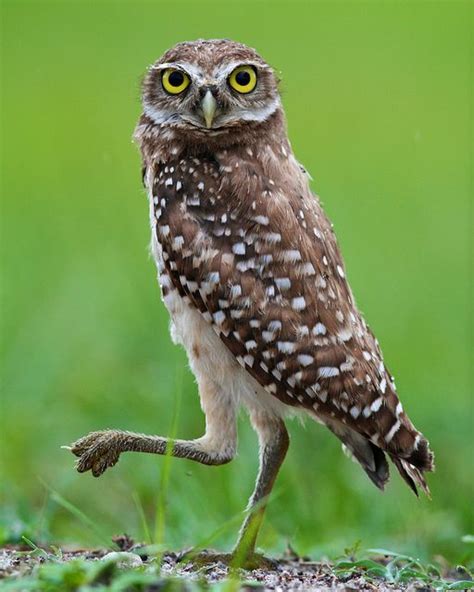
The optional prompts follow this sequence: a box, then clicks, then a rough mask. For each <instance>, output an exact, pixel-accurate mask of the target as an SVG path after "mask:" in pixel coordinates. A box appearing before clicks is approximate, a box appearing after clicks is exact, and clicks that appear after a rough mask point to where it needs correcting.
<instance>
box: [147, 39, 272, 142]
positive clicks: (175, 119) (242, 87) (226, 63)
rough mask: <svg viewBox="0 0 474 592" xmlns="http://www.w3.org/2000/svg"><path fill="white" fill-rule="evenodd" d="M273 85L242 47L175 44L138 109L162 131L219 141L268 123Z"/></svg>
mask: <svg viewBox="0 0 474 592" xmlns="http://www.w3.org/2000/svg"><path fill="white" fill-rule="evenodd" d="M277 84H278V81H277V79H276V76H275V74H274V72H273V70H272V68H270V66H269V65H268V64H267V63H265V62H264V61H263V59H262V58H261V57H260V56H259V55H258V54H257V52H256V51H255V50H254V49H251V48H250V47H247V46H246V45H243V44H241V43H236V42H234V41H229V40H226V39H213V40H198V41H193V42H185V43H179V44H177V45H175V46H174V47H173V48H171V49H169V50H168V51H167V52H166V53H165V54H164V55H163V56H162V57H161V58H160V59H159V60H158V61H157V62H156V63H155V64H154V65H153V66H151V68H150V69H149V71H148V73H147V75H146V76H145V79H144V83H143V109H144V113H145V115H146V116H148V117H149V118H150V119H151V120H152V121H153V122H154V123H155V124H157V125H160V126H162V127H163V126H166V127H169V128H174V129H176V130H181V131H185V132H186V133H189V134H192V135H193V137H195V136H196V135H197V136H202V137H209V136H210V135H211V136H218V135H219V134H223V133H226V132H229V131H235V129H236V128H239V127H242V126H245V125H251V124H254V125H255V123H261V122H264V121H266V120H268V119H269V118H270V117H271V116H272V115H273V114H274V113H275V112H276V111H277V110H278V109H279V108H280V106H281V105H280V97H279V93H278V88H277Z"/></svg>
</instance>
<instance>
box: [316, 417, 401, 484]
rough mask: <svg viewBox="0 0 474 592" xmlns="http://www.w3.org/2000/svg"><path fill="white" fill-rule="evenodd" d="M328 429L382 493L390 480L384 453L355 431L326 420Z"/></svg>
mask: <svg viewBox="0 0 474 592" xmlns="http://www.w3.org/2000/svg"><path fill="white" fill-rule="evenodd" d="M325 423H326V425H327V427H328V428H329V429H330V430H331V432H333V434H335V435H336V436H337V437H338V438H339V439H340V440H341V441H342V443H343V449H344V450H346V451H347V453H348V456H350V457H352V458H354V459H355V460H357V461H358V462H359V463H360V465H361V466H362V468H363V469H364V471H365V472H366V473H367V475H368V477H369V479H370V480H371V481H372V483H374V484H375V485H376V486H377V487H378V488H379V489H381V490H382V491H383V490H384V488H385V485H386V483H387V481H388V480H389V477H390V473H389V468H388V463H387V459H386V457H385V454H384V453H383V451H382V450H381V449H380V448H378V447H377V446H375V445H374V444H372V442H370V441H369V440H367V438H365V437H364V436H362V435H361V434H359V433H358V432H356V431H355V430H353V429H351V428H349V427H348V426H345V425H343V424H341V423H338V422H335V421H328V420H327V419H326V420H325Z"/></svg>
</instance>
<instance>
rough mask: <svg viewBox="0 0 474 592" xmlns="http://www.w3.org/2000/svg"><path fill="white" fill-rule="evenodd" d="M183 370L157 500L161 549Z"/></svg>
mask: <svg viewBox="0 0 474 592" xmlns="http://www.w3.org/2000/svg"><path fill="white" fill-rule="evenodd" d="M183 374H184V372H183V369H182V368H180V367H179V366H177V367H176V380H175V384H176V397H175V399H174V408H173V417H172V420H171V429H170V436H169V440H168V444H167V446H166V453H165V455H164V460H163V467H162V471H161V479H160V488H159V491H158V495H157V500H156V512H155V530H154V540H153V542H154V544H155V545H158V546H159V547H160V548H162V547H163V544H164V538H165V526H166V499H167V495H168V487H169V480H170V473H171V463H172V461H173V455H172V451H173V446H174V440H175V439H176V433H177V430H178V423H179V414H180V410H181V397H182V394H183ZM157 561H158V562H159V563H160V564H161V557H158V556H157Z"/></svg>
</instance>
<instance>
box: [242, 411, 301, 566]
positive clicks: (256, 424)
mask: <svg viewBox="0 0 474 592" xmlns="http://www.w3.org/2000/svg"><path fill="white" fill-rule="evenodd" d="M250 420H251V422H252V426H253V428H254V429H255V431H256V432H257V434H258V439H259V445H260V466H259V472H258V477H257V482H256V484H255V489H254V492H253V494H252V496H251V497H250V499H249V503H248V506H247V512H248V514H247V517H246V518H245V520H244V523H243V524H242V526H241V528H240V533H239V538H238V540H237V544H236V546H235V549H234V552H233V555H234V558H235V561H236V563H242V564H245V563H246V562H247V561H248V560H251V556H252V555H253V554H254V551H255V544H256V541H257V536H258V532H259V530H260V526H261V524H262V521H263V515H264V513H265V507H266V505H267V501H268V496H269V495H270V492H271V490H272V488H273V484H274V483H275V479H276V477H277V474H278V471H279V470H280V467H281V465H282V463H283V460H284V459H285V456H286V452H287V450H288V446H289V444H290V439H289V436H288V432H287V430H286V427H285V424H284V422H283V420H282V419H280V418H278V417H275V416H271V415H269V414H267V413H265V412H262V411H260V410H253V411H251V414H250Z"/></svg>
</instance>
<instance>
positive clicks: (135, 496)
mask: <svg viewBox="0 0 474 592" xmlns="http://www.w3.org/2000/svg"><path fill="white" fill-rule="evenodd" d="M132 499H133V502H134V504H135V507H136V509H137V513H138V516H139V518H140V522H141V525H142V529H143V536H144V537H145V540H146V543H147V545H151V543H152V542H153V541H152V538H151V532H150V529H149V527H148V521H147V519H146V516H145V510H144V508H143V504H142V502H141V500H140V496H139V495H138V492H136V491H134V492H133V493H132Z"/></svg>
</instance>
